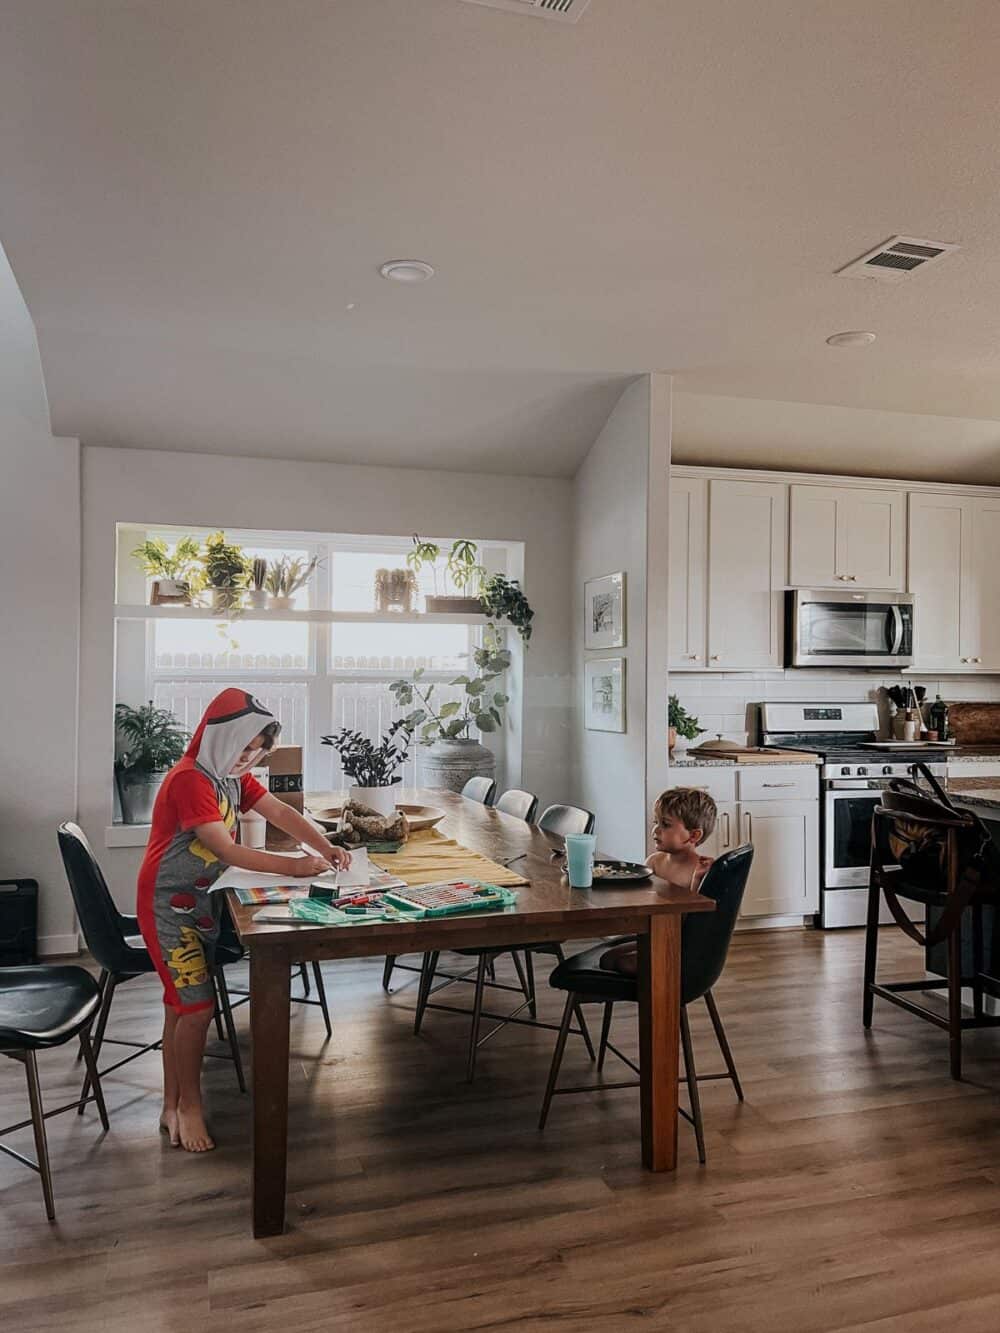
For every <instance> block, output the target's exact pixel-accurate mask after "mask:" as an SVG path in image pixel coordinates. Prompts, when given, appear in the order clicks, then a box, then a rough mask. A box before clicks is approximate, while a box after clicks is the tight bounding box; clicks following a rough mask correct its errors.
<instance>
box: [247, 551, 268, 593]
mask: <svg viewBox="0 0 1000 1333" xmlns="http://www.w3.org/2000/svg"><path fill="white" fill-rule="evenodd" d="M266 586H267V561H266V560H265V559H264V558H263V557H262V556H257V558H256V559H255V560H254V561H253V562H252V563H251V565H250V571H249V573H248V574H247V587H248V588H252V589H253V590H254V592H263V591H264V589H265V588H266Z"/></svg>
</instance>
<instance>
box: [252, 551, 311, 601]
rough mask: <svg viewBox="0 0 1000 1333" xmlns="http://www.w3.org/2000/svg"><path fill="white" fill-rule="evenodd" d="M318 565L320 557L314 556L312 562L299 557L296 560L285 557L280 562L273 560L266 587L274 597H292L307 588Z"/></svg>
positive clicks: (269, 566) (266, 579) (268, 569)
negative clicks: (301, 589)
mask: <svg viewBox="0 0 1000 1333" xmlns="http://www.w3.org/2000/svg"><path fill="white" fill-rule="evenodd" d="M318 565H319V556H318V555H314V556H313V558H312V559H311V560H303V559H302V557H301V556H299V555H297V556H295V557H294V559H293V558H291V557H290V556H287V555H283V556H282V557H281V559H280V560H272V561H271V563H270V565H268V568H267V577H266V578H265V580H264V587H265V588H266V589H267V591H268V592H269V593H270V594H271V596H272V597H292V596H294V594H295V593H297V592H298V591H299V589H300V588H304V587H305V585H306V584H307V583H308V582H309V580H310V579H311V578H312V576H313V574H315V572H316V569H317V567H318Z"/></svg>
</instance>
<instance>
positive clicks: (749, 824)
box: [746, 810, 753, 842]
mask: <svg viewBox="0 0 1000 1333" xmlns="http://www.w3.org/2000/svg"><path fill="white" fill-rule="evenodd" d="M746 821H747V842H753V815H752V814H751V813H750V811H749V810H748V811H747V812H746Z"/></svg>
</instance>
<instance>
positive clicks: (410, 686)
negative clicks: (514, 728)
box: [389, 631, 511, 791]
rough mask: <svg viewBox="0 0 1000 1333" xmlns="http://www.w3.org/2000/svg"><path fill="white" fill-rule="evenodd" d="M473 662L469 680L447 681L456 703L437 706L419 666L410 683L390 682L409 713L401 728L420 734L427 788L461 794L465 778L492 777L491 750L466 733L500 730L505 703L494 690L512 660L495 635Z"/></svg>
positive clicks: (396, 696) (457, 677)
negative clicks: (458, 692) (458, 691)
mask: <svg viewBox="0 0 1000 1333" xmlns="http://www.w3.org/2000/svg"><path fill="white" fill-rule="evenodd" d="M473 661H474V663H475V666H476V674H475V675H474V676H456V677H455V678H454V679H453V680H451V681H449V682H448V683H449V685H457V686H461V688H462V698H461V699H449V700H447V701H441V702H439V701H438V700H437V699H436V698H435V693H436V686H435V685H434V683H433V682H428V683H427V684H423V683H422V678H423V675H424V669H423V667H417V669H416V670H415V671H414V673H413V676H412V678H411V679H410V680H394V681H393V682H392V684H391V685H390V686H389V689H390V690H391V692H392V695H393V698H394V699H395V700H396V703H397V705H398V706H399V707H400V708H407V709H411V710H412V711H410V712H408V713H406V714H405V716H404V718H403V721H404V723H405V724H406V725H407V726H408V727H410V728H412V729H413V730H415V731H416V730H419V733H420V742H421V744H422V745H425V746H427V753H426V755H425V756H424V758H423V761H422V763H421V768H422V770H423V778H424V781H425V783H426V784H427V786H428V787H444V788H447V789H448V790H449V791H461V790H462V788H463V787H464V786H465V784H466V783H467V782H468V780H469V778H473V777H492V775H493V770H494V767H495V766H496V759H495V758H494V755H493V753H492V751H490V750H488V749H487V748H486V746H485V745H482V744H480V742H479V741H478V740H476V739H475V737H473V736H471V735H470V734H469V733H470V732H471V731H472V730H473V729H475V730H476V731H478V732H480V733H489V732H493V731H498V730H499V729H500V727H502V726H503V720H504V709H505V708H506V706H507V704H508V703H509V699H508V696H507V695H506V694H504V693H503V692H502V691H500V690H497V689H495V688H493V686H494V683H495V682H496V681H497V680H499V678H500V677H501V676H502V675H503V673H504V672H505V671H506V670H507V668H508V667H509V666H510V661H511V658H510V653H509V652H507V650H506V649H505V648H502V647H501V646H500V644H499V641H498V639H497V637H496V633H495V631H494V633H493V634H490V635H488V636H487V639H486V642H485V643H484V644H483V647H482V648H477V649H476V650H475V652H474V653H473ZM414 705H416V707H414Z"/></svg>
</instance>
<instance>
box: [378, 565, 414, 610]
mask: <svg viewBox="0 0 1000 1333" xmlns="http://www.w3.org/2000/svg"><path fill="white" fill-rule="evenodd" d="M416 595H417V576H416V574H414V572H413V570H412V569H376V571H375V610H376V611H399V612H401V613H402V614H404V615H407V614H409V613H410V612H411V611H412V610H413V600H414V598H415V597H416Z"/></svg>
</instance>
